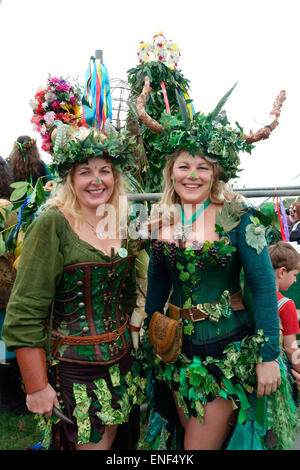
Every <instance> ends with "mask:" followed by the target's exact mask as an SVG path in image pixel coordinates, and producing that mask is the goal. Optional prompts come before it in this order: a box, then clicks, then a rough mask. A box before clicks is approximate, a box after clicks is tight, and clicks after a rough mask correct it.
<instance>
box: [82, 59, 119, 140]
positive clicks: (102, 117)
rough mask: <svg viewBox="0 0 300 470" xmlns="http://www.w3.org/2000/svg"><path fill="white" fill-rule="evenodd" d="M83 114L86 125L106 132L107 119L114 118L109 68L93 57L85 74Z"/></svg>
mask: <svg viewBox="0 0 300 470" xmlns="http://www.w3.org/2000/svg"><path fill="white" fill-rule="evenodd" d="M82 115H83V119H82V120H83V124H84V126H85V127H96V128H97V129H99V130H100V131H102V132H104V133H105V134H106V132H105V121H106V119H107V118H109V119H110V120H111V119H112V102H111V92H110V85H109V76H108V71H107V68H106V66H105V65H104V64H101V63H100V61H99V60H98V59H95V58H94V57H91V59H90V63H89V67H88V69H87V71H86V75H85V86H84V92H83V96H82Z"/></svg>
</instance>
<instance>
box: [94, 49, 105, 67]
mask: <svg viewBox="0 0 300 470" xmlns="http://www.w3.org/2000/svg"><path fill="white" fill-rule="evenodd" d="M95 59H99V60H100V63H101V64H103V50H102V49H96V51H95Z"/></svg>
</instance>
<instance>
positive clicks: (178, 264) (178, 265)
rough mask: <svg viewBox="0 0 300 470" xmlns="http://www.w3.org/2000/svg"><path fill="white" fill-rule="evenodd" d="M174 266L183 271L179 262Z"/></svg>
mask: <svg viewBox="0 0 300 470" xmlns="http://www.w3.org/2000/svg"><path fill="white" fill-rule="evenodd" d="M176 268H177V269H178V270H179V271H183V269H184V267H183V266H182V264H180V263H179V262H177V263H176Z"/></svg>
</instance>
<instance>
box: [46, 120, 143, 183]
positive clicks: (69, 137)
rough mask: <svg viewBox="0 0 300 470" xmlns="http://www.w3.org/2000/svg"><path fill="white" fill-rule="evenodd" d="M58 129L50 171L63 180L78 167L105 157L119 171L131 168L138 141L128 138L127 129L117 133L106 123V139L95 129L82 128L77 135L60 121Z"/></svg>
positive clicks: (57, 124)
mask: <svg viewBox="0 0 300 470" xmlns="http://www.w3.org/2000/svg"><path fill="white" fill-rule="evenodd" d="M107 121H108V120H107ZM55 125H56V126H57V130H56V129H54V131H57V132H56V133H55V134H56V135H55V147H54V154H53V160H52V163H51V164H50V165H49V167H50V169H51V171H52V172H54V173H56V174H57V175H58V176H59V177H60V178H61V179H64V178H65V177H66V175H67V173H68V172H69V171H70V170H71V168H72V167H73V166H74V165H75V164H76V163H84V162H86V161H87V160H88V159H89V158H96V157H101V158H104V159H106V160H109V161H110V162H112V163H113V164H114V166H116V167H121V166H122V165H123V164H124V163H125V162H126V163H127V164H128V161H129V159H130V155H131V154H132V150H131V148H132V145H134V143H135V141H134V138H133V137H129V136H128V134H127V131H126V129H125V130H123V131H122V132H117V131H115V130H114V128H113V127H112V126H111V125H110V124H109V123H108V122H106V129H107V135H104V134H102V133H101V132H99V131H98V130H97V129H94V128H88V129H87V128H83V127H82V128H80V129H79V130H77V131H75V132H74V131H72V130H70V128H69V127H68V126H66V125H64V124H62V123H61V122H60V121H57V122H56V123H55Z"/></svg>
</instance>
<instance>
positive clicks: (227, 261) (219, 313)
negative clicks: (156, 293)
mask: <svg viewBox="0 0 300 470" xmlns="http://www.w3.org/2000/svg"><path fill="white" fill-rule="evenodd" d="M154 244H155V242H154ZM205 248H207V249H205ZM161 250H162V253H161V255H162V256H163V257H164V260H165V263H166V266H167V269H168V271H169V275H170V279H171V283H172V287H173V289H172V296H171V299H170V301H171V303H172V304H174V305H176V306H178V307H181V308H189V307H191V306H196V305H197V304H214V303H216V302H217V303H219V302H220V301H221V303H220V305H219V306H218V307H214V306H210V305H203V306H202V308H203V309H204V310H205V311H206V313H208V314H209V318H208V319H207V320H204V321H198V322H192V321H191V320H190V321H189V320H184V330H183V331H184V334H186V335H188V336H189V337H190V340H191V341H193V342H194V341H196V342H201V341H207V340H210V339H213V338H215V337H218V336H220V337H222V336H225V335H227V334H229V333H230V332H232V331H235V330H236V329H238V328H241V327H244V326H251V325H253V316H252V313H251V311H250V309H249V308H247V309H244V310H241V311H233V310H232V308H231V307H230V305H229V302H230V296H231V295H232V294H235V293H237V292H239V291H240V290H241V286H240V273H241V262H240V260H239V258H238V256H237V253H236V252H232V253H231V254H228V255H225V256H224V255H222V254H221V253H220V251H222V248H221V250H218V249H217V248H215V245H213V246H212V248H209V246H208V243H206V244H205V245H204V247H203V249H202V250H194V249H191V247H187V248H186V249H182V248H178V247H176V245H175V244H167V243H165V244H164V245H163V246H161ZM244 303H247V302H246V300H244ZM186 339H188V338H186Z"/></svg>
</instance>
